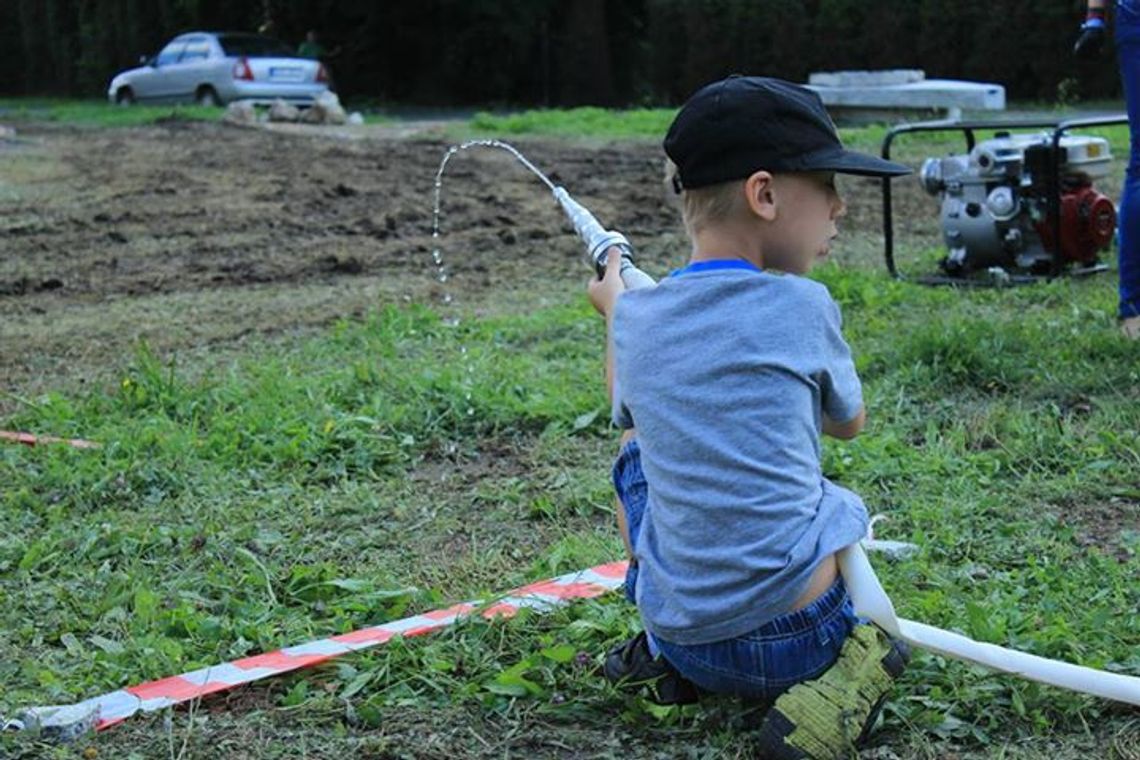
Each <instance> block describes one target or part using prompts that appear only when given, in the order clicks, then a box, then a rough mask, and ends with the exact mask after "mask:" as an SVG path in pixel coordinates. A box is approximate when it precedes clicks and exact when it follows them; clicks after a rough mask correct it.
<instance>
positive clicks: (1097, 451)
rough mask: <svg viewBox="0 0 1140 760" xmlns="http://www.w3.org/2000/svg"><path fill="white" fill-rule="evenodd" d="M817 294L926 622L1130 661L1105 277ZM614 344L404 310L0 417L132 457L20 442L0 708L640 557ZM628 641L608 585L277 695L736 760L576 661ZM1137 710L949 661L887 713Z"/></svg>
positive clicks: (852, 450)
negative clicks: (626, 499)
mask: <svg viewBox="0 0 1140 760" xmlns="http://www.w3.org/2000/svg"><path fill="white" fill-rule="evenodd" d="M821 276H822V279H823V280H824V281H825V282H827V284H829V286H830V287H831V289H832V292H833V293H834V294H835V296H836V297H837V298H838V300H839V301H840V302H841V304H842V305H843V307H844V312H845V316H846V324H847V332H848V337H849V340H850V341H851V343H852V345H853V346H854V347H855V349H856V352H857V355H858V363H859V366H860V368H861V370H862V374H863V377H864V380H865V383H866V395H867V400H868V405H869V408H870V410H871V415H872V420H873V421H872V424H871V427H870V429H869V430H868V432H866V433H865V434H864V435H863V436H861V437H860V438H858V439H856V440H855V441H853V442H851V443H846V444H844V443H838V442H829V443H828V445H827V447H826V455H825V461H824V466H825V470H826V472H828V474H829V475H830V476H832V477H833V478H835V479H837V480H839V481H841V482H844V483H845V484H847V485H848V486H850V487H852V488H854V489H855V490H856V491H858V492H859V493H861V494H862V495H863V496H864V498H865V499H866V501H867V502H868V504H870V505H872V508H873V509H874V510H875V511H885V512H887V513H888V514H889V515H890V516H891V518H892V520H891V522H890V523H888V525H889V526H890V527H889V528H888V533H889V535H890V536H892V537H897V538H901V539H906V540H911V541H914V542H916V543H918V544H919V545H920V546H921V547H922V549H923V551H922V553H921V554H920V555H919V556H918V557H917V558H915V559H912V560H908V561H906V562H902V563H899V564H897V565H885V564H883V563H880V564H879V570H880V572H881V574H882V577H883V579H884V582H885V584H886V586H887V588H888V590H890V591H891V593H892V594H893V596H894V599H895V602H896V605H897V606H898V607H899V611H900V614H903V615H904V616H908V617H911V618H915V619H919V620H922V621H925V622H929V623H932V624H934V625H938V626H942V627H947V628H951V629H957V630H961V631H964V632H965V633H967V634H968V635H970V636H973V637H976V638H979V639H982V640H987V641H993V642H996V643H1000V644H1003V645H1010V646H1014V647H1016V648H1019V649H1024V650H1027V651H1032V652H1035V653H1037V654H1041V655H1044V656H1047V657H1056V658H1061V659H1065V660H1069V661H1074V662H1080V663H1084V664H1088V665H1092V666H1094V667H1100V668H1108V669H1117V670H1123V671H1130V672H1136V670H1137V669H1138V668H1140V660H1137V655H1136V651H1137V644H1138V643H1140V619H1137V617H1136V616H1135V615H1130V614H1127V613H1126V612H1125V611H1127V610H1135V609H1136V608H1137V607H1138V605H1140V590H1138V588H1137V586H1136V584H1135V578H1136V574H1137V571H1138V570H1140V558H1138V550H1140V534H1138V533H1137V529H1138V528H1140V521H1138V520H1137V517H1136V503H1137V501H1138V500H1140V491H1138V490H1137V486H1136V481H1135V477H1134V473H1135V468H1136V466H1137V465H1138V464H1140V460H1138V455H1137V451H1138V450H1140V434H1138V433H1137V431H1138V430H1140V411H1138V410H1140V406H1138V405H1137V400H1138V398H1137V388H1140V369H1138V367H1140V364H1138V363H1137V362H1136V351H1137V349H1136V347H1135V346H1132V345H1127V344H1125V343H1123V342H1122V341H1120V340H1118V338H1117V337H1116V335H1115V334H1114V332H1113V329H1112V325H1111V323H1110V320H1109V318H1108V316H1107V315H1108V314H1109V313H1110V310H1111V292H1110V288H1108V287H1106V286H1105V283H1104V282H1103V281H1101V282H1097V283H1079V284H1078V283H1068V282H1059V283H1054V284H1051V285H1046V286H1041V287H1037V288H1025V289H1019V290H1014V291H996V292H984V293H973V292H971V293H954V292H951V291H948V290H929V289H922V288H920V287H917V286H908V285H904V284H899V283H894V282H889V281H886V280H883V279H882V277H881V276H878V275H875V274H870V273H865V272H858V271H843V270H839V269H838V268H835V267H832V268H829V269H827V270H825V271H824V272H823V273H822V275H821ZM899 325H906V326H907V327H906V329H905V330H903V331H901V332H900V331H899V329H898V327H899ZM600 327H601V326H600V322H599V321H598V320H597V319H595V318H594V317H593V316H592V315H591V314H590V312H589V309H588V307H586V306H585V305H584V304H583V303H582V302H581V299H580V298H579V297H577V296H576V295H568V296H567V298H566V303H565V304H562V305H558V306H553V307H550V308H547V309H544V310H541V311H538V312H536V313H535V314H533V315H531V316H526V317H518V316H513V317H512V316H498V317H496V316H489V317H485V318H482V319H479V320H475V319H468V320H466V321H464V322H463V323H461V325H460V327H458V328H448V327H446V326H445V325H444V324H443V322H441V320H440V318H439V316H438V315H437V314H435V313H433V312H431V311H429V310H427V309H424V308H420V307H412V308H405V309H394V308H393V309H387V310H384V311H381V312H377V313H375V314H374V315H372V316H371V317H370V318H369V319H367V320H364V321H361V322H343V323H340V324H338V325H337V326H336V327H335V328H333V329H332V330H330V331H329V332H328V334H327V335H324V336H321V337H320V338H318V339H308V340H306V341H304V342H302V343H300V344H299V345H296V346H294V347H291V348H284V349H283V348H276V349H273V350H272V351H269V350H266V351H264V352H257V353H256V355H253V356H250V357H248V359H246V360H242V361H239V362H237V363H235V364H234V365H233V366H231V367H230V368H229V369H228V370H226V371H224V372H218V373H215V374H213V375H211V376H207V377H205V378H203V379H201V380H199V381H196V382H188V381H186V380H184V379H183V378H182V375H183V371H182V370H181V368H180V367H179V366H178V363H177V361H176V360H175V359H172V358H166V357H156V356H154V355H153V354H152V353H151V352H149V351H148V350H147V349H146V348H145V347H140V349H139V351H138V355H137V357H136V360H135V362H134V365H133V368H132V369H131V370H130V371H129V372H127V373H126V374H125V375H124V376H123V377H122V378H121V379H120V381H119V383H118V385H117V387H115V388H113V389H104V390H94V391H92V392H90V393H89V394H88V395H86V396H79V397H66V398H65V397H61V396H58V395H51V394H49V395H46V396H44V397H41V398H35V399H28V400H27V403H26V404H25V407H24V411H23V412H22V413H19V414H18V415H16V416H15V417H13V418H12V419H8V420H5V421H4V427H7V428H21V429H31V430H38V431H50V432H52V433H54V434H59V435H68V436H85V437H88V438H94V439H97V440H100V441H104V442H105V443H106V444H107V445H106V446H105V447H104V448H103V449H102V450H100V451H97V452H91V451H75V450H71V449H67V448H60V447H51V446H48V447H40V448H34V449H27V448H22V447H11V446H9V447H5V448H2V449H0V480H2V481H3V482H4V483H5V484H6V487H5V489H4V491H3V494H2V495H0V514H3V515H4V516H5V519H6V522H7V523H8V525H9V526H10V528H9V532H8V534H7V535H6V536H5V537H4V538H3V539H0V577H3V579H4V580H3V585H2V586H0V589H2V590H3V593H4V596H6V597H7V599H6V601H5V603H4V604H3V605H2V608H0V610H2V611H0V630H2V631H3V633H2V634H0V636H2V639H0V641H2V646H0V652H2V653H3V656H2V657H0V680H2V681H3V683H5V686H6V688H5V690H4V692H3V694H2V695H0V713H10V712H12V711H13V710H14V709H15V708H17V707H19V706H25V705H29V704H45V703H56V702H67V701H72V700H76V699H79V698H82V697H86V696H91V695H93V694H96V693H101V692H103V691H109V690H113V689H115V688H118V687H120V686H123V685H125V684H127V683H131V682H137V681H140V680H145V679H151V678H158V677H162V676H164V675H169V674H173V673H178V672H182V671H185V670H188V669H191V668H194V667H200V666H203V665H206V664H209V663H211V662H216V661H219V660H222V659H230V658H234V657H239V656H242V655H246V654H251V653H255V652H259V651H263V650H267V649H271V648H275V647H279V646H283V645H287V644H290V643H298V642H300V641H304V640H307V639H309V638H312V637H317V636H324V635H328V634H331V633H337V632H343V631H348V630H351V629H353V628H357V627H361V626H364V625H369V624H375V623H377V622H381V621H383V620H386V619H392V618H395V617H399V616H402V615H405V614H410V613H412V612H414V611H418V610H424V609H429V608H432V607H435V606H439V605H443V604H446V603H449V602H452V601H456V600H462V599H467V598H472V597H478V596H483V595H485V594H487V593H489V592H492V591H494V590H505V589H506V588H509V587H512V586H513V585H517V584H520V583H523V582H525V581H527V580H532V579H537V578H541V577H545V576H549V575H551V574H556V573H560V572H567V571H569V570H572V569H575V568H578V567H582V566H586V565H589V564H591V563H597V562H601V561H607V560H609V559H612V558H614V557H617V556H619V554H620V542H619V541H618V539H617V537H616V535H615V534H614V532H613V529H612V528H611V526H610V517H609V509H610V508H609V500H610V495H609V488H608V483H607V478H606V470H605V468H606V461H607V459H608V457H609V454H610V451H611V450H612V443H613V437H614V434H613V432H612V431H610V430H609V429H608V428H607V425H606V424H605V421H604V418H605V414H604V413H603V412H602V410H603V407H604V405H605V400H604V398H603V395H602V391H601V388H600V386H599V383H598V382H597V369H598V367H597V364H598V347H599V346H600V344H601V337H602V334H601V330H600ZM1093 505H1118V507H1116V508H1114V509H1116V510H1117V511H1116V512H1114V513H1113V514H1115V515H1116V519H1117V520H1118V522H1117V524H1116V525H1115V526H1113V525H1108V526H1105V525H1097V524H1095V515H1097V514H1100V513H1098V512H1095V511H1091V507H1092V506H1093ZM1086 509H1090V511H1089V513H1088V514H1087V515H1086ZM1094 538H1095V539H1096V540H1094ZM634 625H635V619H634V615H633V613H632V612H631V611H630V610H629V609H628V608H626V607H625V606H624V605H623V604H622V602H621V601H620V600H619V599H618V598H616V596H614V597H610V598H606V599H603V600H601V601H597V602H589V603H584V604H579V605H574V606H573V607H572V608H570V609H567V610H563V611H560V612H557V613H555V614H554V615H551V616H547V617H532V616H522V617H521V618H519V619H517V620H515V621H513V622H510V623H506V624H496V625H492V626H488V625H486V624H482V623H468V624H465V625H463V626H460V627H459V628H458V629H456V630H453V631H448V632H446V633H443V634H440V635H438V636H436V637H434V639H433V640H432V641H425V642H422V643H421V642H419V641H414V642H408V643H407V644H397V645H395V646H390V647H388V648H387V649H385V650H384V651H382V652H375V653H372V654H368V655H362V656H360V657H357V658H353V659H351V660H349V661H347V662H345V663H343V664H339V665H334V666H332V667H328V668H323V669H320V670H318V671H316V672H314V673H310V674H305V675H301V676H297V677H294V678H291V679H285V681H284V682H283V684H282V685H280V686H277V685H274V686H270V687H267V688H268V689H269V691H270V693H271V694H273V695H275V696H272V698H269V699H268V701H269V704H268V705H265V706H263V708H264V709H266V710H268V711H269V712H270V713H271V714H272V713H274V711H286V712H288V713H296V711H298V710H301V711H303V713H304V714H305V715H307V716H308V720H311V721H313V722H314V723H315V724H317V725H318V726H319V727H320V728H319V730H320V731H332V732H333V733H337V732H336V731H334V729H335V727H336V726H344V727H348V728H351V729H352V731H354V732H363V733H364V734H367V729H368V727H370V726H381V725H383V724H384V721H385V720H386V719H387V717H386V716H387V715H388V714H389V711H391V710H395V709H399V707H400V706H401V705H411V706H412V707H413V708H414V709H428V708H430V709H433V710H434V709H449V710H468V711H470V710H475V711H476V712H478V711H490V712H491V713H493V714H495V715H498V716H500V717H502V718H503V719H505V720H508V721H510V720H519V721H521V720H524V718H525V719H528V720H529V719H534V720H540V721H546V722H549V723H550V725H551V726H552V728H551V730H558V729H557V727H558V726H559V725H562V723H563V722H565V721H567V720H579V719H580V716H581V715H582V714H593V715H595V716H597V715H604V714H610V713H613V712H614V711H615V710H616V711H618V712H622V711H625V712H624V713H622V714H628V716H629V720H630V721H631V722H632V723H633V724H634V725H631V726H630V727H628V728H627V729H626V730H629V731H633V732H634V733H637V732H638V731H640V729H637V728H636V724H638V723H640V722H643V721H649V722H650V725H658V726H660V725H667V726H673V727H679V726H687V728H686V729H685V732H687V733H685V732H682V734H681V735H682V736H687V737H688V738H687V739H685V741H691V742H694V743H695V745H694V746H705V747H706V749H707V750H708V751H725V752H728V751H730V750H733V748H737V749H738V748H739V747H740V746H741V745H740V743H741V742H742V741H745V739H742V738H741V737H746V736H747V733H746V732H740V731H729V732H722V733H718V732H717V731H716V730H713V729H711V728H709V727H708V726H707V725H706V724H705V723H703V722H702V721H703V720H704V718H701V717H700V714H698V713H696V712H694V710H693V709H692V708H688V709H687V711H678V710H660V709H658V708H652V707H650V706H648V705H646V704H643V703H640V702H638V701H634V702H632V703H629V702H626V703H624V704H625V706H624V707H621V705H622V704H623V701H622V700H621V699H620V698H619V697H617V696H615V695H613V694H612V693H611V692H609V691H607V690H606V689H605V688H604V687H603V686H601V685H600V684H599V683H598V680H597V678H596V676H594V675H593V674H591V673H590V672H588V670H587V669H583V668H582V667H580V666H579V665H575V664H574V663H575V662H576V661H577V660H576V659H574V660H573V661H572V660H571V659H568V658H567V656H566V655H567V653H571V652H573V653H575V654H576V653H577V652H585V653H587V654H588V656H589V657H591V658H596V657H597V655H598V654H599V653H601V652H602V651H604V649H605V648H606V647H607V646H608V645H611V644H612V643H614V642H616V641H617V640H619V639H621V638H622V637H623V636H626V635H627V634H628V633H629V632H630V631H631V630H632V629H633V627H634ZM346 705H347V707H345V706H346ZM345 709H350V711H351V712H352V714H353V716H354V717H353V718H352V721H351V722H350V724H346V723H345V720H347V719H346V718H345V713H344V710H345ZM512 716H513V717H512ZM638 716H641V717H638ZM1122 720H1124V719H1123V718H1122V717H1121V714H1120V713H1119V712H1118V711H1117V710H1115V709H1114V708H1113V707H1112V706H1111V705H1109V704H1106V703H1103V702H1096V701H1094V700H1091V699H1086V698H1082V697H1080V696H1077V695H1075V694H1070V693H1067V692H1061V691H1057V690H1053V689H1048V688H1045V687H1042V686H1039V685H1036V684H1032V683H1029V682H1024V681H1019V680H1016V679H1012V678H998V677H995V676H992V675H989V674H987V673H985V672H983V671H980V670H978V669H975V668H970V667H967V666H964V665H962V664H960V663H956V662H952V661H947V660H944V659H942V658H939V657H933V656H919V658H918V659H917V662H916V664H915V665H914V667H913V668H912V669H911V671H910V672H909V673H908V675H907V676H906V678H905V679H904V683H903V686H902V688H901V689H900V693H899V696H898V698H897V699H896V700H895V701H894V702H893V703H892V704H891V705H890V709H889V711H888V724H889V725H890V726H891V727H892V728H891V734H890V737H889V741H890V742H892V743H895V744H898V745H900V746H905V745H906V743H907V742H911V743H913V742H916V741H924V742H929V741H932V740H936V741H938V742H943V743H944V745H945V746H958V745H959V744H961V745H963V746H966V747H971V746H973V747H979V746H980V747H985V746H1000V745H1001V743H1002V742H1007V741H1009V740H1010V739H1011V738H1016V737H1018V736H1020V735H1027V734H1033V733H1037V732H1048V733H1050V734H1051V735H1054V736H1055V735H1058V734H1061V735H1064V734H1067V733H1071V734H1074V735H1077V736H1079V735H1081V734H1082V732H1084V730H1085V729H1084V728H1083V727H1084V726H1086V725H1096V724H1100V725H1108V726H1116V725H1118V724H1119V725H1121V726H1123V725H1124V724H1123V723H1121V721H1122ZM662 721H664V724H662V723H661V722H662ZM1114 721H1115V722H1114ZM702 726H705V728H702ZM1122 730H1123V729H1122ZM651 733H652V732H651ZM642 738H643V740H645V741H651V738H646V737H645V735H642ZM5 741H6V742H8V743H9V744H11V743H12V742H15V741H17V739H12V738H7V739H5ZM103 742H110V743H111V746H115V745H114V742H116V738H115V732H114V731H113V732H111V733H110V734H108V735H106V739H100V741H99V744H102V743H103Z"/></svg>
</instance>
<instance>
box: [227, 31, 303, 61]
mask: <svg viewBox="0 0 1140 760" xmlns="http://www.w3.org/2000/svg"><path fill="white" fill-rule="evenodd" d="M218 42H219V43H221V45H222V50H224V51H225V53H226V55H227V56H239V55H244V56H246V57H247V58H271V57H276V56H292V55H293V51H292V50H291V49H290V48H289V47H288V46H287V45H286V44H285V43H283V42H280V41H278V40H275V39H272V38H271V37H258V36H256V35H252V34H223V35H222V36H220V37H218Z"/></svg>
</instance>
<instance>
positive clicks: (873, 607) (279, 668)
mask: <svg viewBox="0 0 1140 760" xmlns="http://www.w3.org/2000/svg"><path fill="white" fill-rule="evenodd" d="M839 561H840V568H841V571H842V573H843V577H844V579H845V581H846V583H847V588H848V590H849V591H850V593H851V597H852V601H853V602H854V605H855V610H856V613H857V614H859V615H861V616H863V617H866V618H869V619H871V620H873V621H874V622H876V623H878V624H879V625H881V626H882V627H884V628H885V629H887V630H888V631H889V632H891V633H893V634H894V635H896V636H901V637H902V638H904V639H906V640H907V641H909V642H911V643H912V644H914V645H916V646H919V647H922V648H925V649H929V650H931V651H933V652H937V653H939V654H943V655H946V656H949V657H952V658H955V659H960V660H965V661H967V662H974V663H977V664H980V665H983V666H985V667H987V668H991V669H994V670H998V671H1001V672H1005V673H1010V674H1013V675H1017V676H1020V677H1022V678H1028V679H1031V680H1035V681H1040V682H1042V683H1047V684H1050V685H1053V686H1060V687H1062V688H1066V689H1072V690H1074V691H1079V692H1083V693H1086V694H1092V695H1095V696H1099V697H1102V698H1105V699H1112V700H1117V701H1120V702H1124V703H1127V704H1133V705H1140V677H1137V676H1131V675H1125V674H1123V673H1108V672H1106V671H1100V670H1095V669H1093V668H1087V667H1082V666H1078V665H1071V664H1069V663H1064V662H1058V661H1056V660H1048V659H1046V658H1044V657H1038V656H1036V655H1031V654H1027V653H1025V652H1018V651H1015V650H1012V649H1006V648H1004V647H999V646H995V645H993V644H986V643H983V642H977V641H973V640H971V639H968V638H966V637H965V636H961V635H959V634H954V633H950V632H949V631H943V630H940V629H938V628H934V627H932V626H928V625H923V624H922V623H915V622H913V621H910V620H905V619H902V618H898V617H896V616H895V611H894V605H892V604H891V601H890V599H889V598H888V597H887V595H886V593H885V592H884V591H883V588H882V585H881V584H880V583H879V580H878V578H877V577H876V576H875V573H874V570H873V569H872V568H871V565H870V562H868V560H867V556H866V554H865V553H864V549H863V547H862V546H860V545H858V544H856V545H855V546H852V547H848V548H847V549H844V550H843V551H842V552H840V560H839ZM625 570H626V563H625V562H611V563H609V564H606V565H598V566H597V567H592V568H589V569H588V570H582V571H580V572H577V573H569V574H567V575H561V576H559V577H557V578H552V579H550V580H545V581H539V582H537V583H532V584H530V585H527V586H523V587H521V588H517V589H515V590H514V591H511V592H509V593H508V594H507V595H506V596H504V597H502V598H500V599H499V600H498V601H496V602H495V603H493V604H491V605H489V606H488V607H486V608H485V609H483V608H482V606H481V605H482V603H480V602H467V603H462V604H456V605H453V606H451V607H447V608H445V609H440V610H433V611H432V612H425V613H423V614H421V615H414V616H412V617H408V618H404V619H402V620H396V621H394V622H391V623H383V624H381V625H377V626H372V627H371V628H364V629H361V630H359V631H353V632H351V633H344V634H340V635H337V636H330V637H329V638H327V639H319V640H317V641H311V642H309V643H307V644H301V645H299V646H293V647H287V648H285V649H279V650H277V651H275V652H269V653H267V654H260V655H255V656H253V657H245V658H243V659H240V660H235V661H233V662H228V663H223V664H220V665H212V666H210V667H208V668H203V669H201V670H193V671H191V672H189V673H183V674H182V675H180V676H171V677H169V678H163V679H161V680H158V681H151V682H149V683H144V684H139V685H137V686H128V687H127V688H125V689H120V690H119V691H113V692H111V693H110V694H104V695H103V696H100V697H93V698H92V699H88V700H84V701H83V702H78V703H76V704H74V705H56V706H48V707H33V708H31V709H29V710H26V711H25V712H24V713H23V714H21V715H20V717H18V718H17V719H15V720H13V721H9V722H8V723H7V724H5V725H4V728H14V729H24V728H38V729H40V730H41V731H44V732H46V733H49V734H51V735H53V736H54V737H55V738H57V739H60V740H64V741H66V740H68V739H73V738H75V737H76V736H79V735H82V734H83V733H86V732H87V731H88V730H90V729H92V728H94V729H95V730H103V729H106V728H110V727H111V726H113V725H115V724H117V723H120V722H122V721H124V720H126V719H127V718H129V717H131V716H132V715H135V714H136V713H138V712H153V711H155V710H161V709H163V708H165V707H170V706H172V705H177V704H181V703H183V702H188V701H190V700H193V699H198V698H201V697H204V696H206V695H208V694H213V693H215V692H219V691H224V690H226V689H232V688H233V687H235V686H240V685H242V684H247V683H253V682H254V681H259V680H261V679H263V678H269V677H270V676H277V675H281V674H283V673H288V672H290V671H294V670H299V669H301V668H307V667H311V666H313V665H317V664H320V663H322V662H326V661H328V660H331V659H333V658H336V657H339V656H341V655H344V654H348V653H350V652H358V651H360V650H362V649H368V648H370V647H374V646H377V645H380V644H383V643H385V642H387V641H389V640H390V639H391V638H392V637H393V636H404V637H409V636H418V635H420V634H424V633H429V632H431V631H435V630H438V629H440V628H443V627H445V626H448V625H451V624H452V623H454V622H455V621H456V620H459V619H461V618H463V617H467V616H469V615H472V614H475V613H479V614H481V615H482V616H483V617H486V618H494V617H498V616H503V617H510V616H512V615H514V614H516V613H517V612H518V611H519V610H520V609H522V608H524V607H529V608H531V609H535V610H537V611H546V610H549V609H552V608H554V607H557V606H560V605H562V604H566V603H568V602H570V601H572V600H574V599H587V598H592V597H597V596H601V595H602V594H604V593H606V592H608V591H611V590H613V589H616V588H618V587H619V586H621V585H622V583H623V581H624V580H625Z"/></svg>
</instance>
